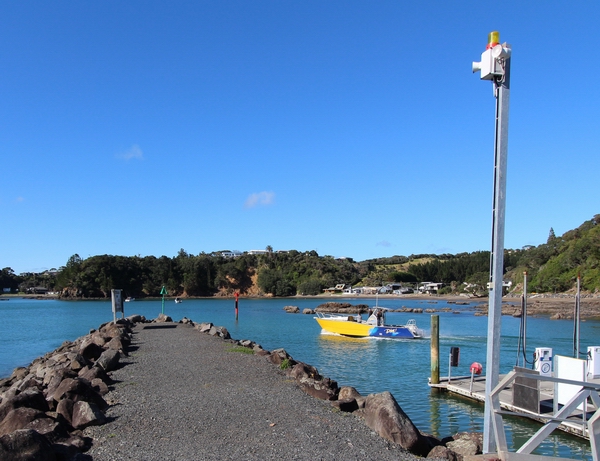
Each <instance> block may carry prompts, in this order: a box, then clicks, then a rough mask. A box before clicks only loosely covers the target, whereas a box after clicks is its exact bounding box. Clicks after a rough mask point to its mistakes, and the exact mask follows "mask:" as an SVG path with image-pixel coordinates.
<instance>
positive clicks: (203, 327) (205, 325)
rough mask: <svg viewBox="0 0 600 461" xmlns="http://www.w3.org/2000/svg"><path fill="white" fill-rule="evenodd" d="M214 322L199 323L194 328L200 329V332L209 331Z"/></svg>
mask: <svg viewBox="0 0 600 461" xmlns="http://www.w3.org/2000/svg"><path fill="white" fill-rule="evenodd" d="M212 326H213V324H212V323H210V322H203V323H200V324H197V325H196V326H195V327H194V328H197V329H198V331H200V333H208V332H209V331H210V329H211V328H212Z"/></svg>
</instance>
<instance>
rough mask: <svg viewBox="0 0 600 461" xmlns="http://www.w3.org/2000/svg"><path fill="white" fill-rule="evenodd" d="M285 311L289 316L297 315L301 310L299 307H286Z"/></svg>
mask: <svg viewBox="0 0 600 461" xmlns="http://www.w3.org/2000/svg"><path fill="white" fill-rule="evenodd" d="M283 310H284V311H286V312H287V313H288V314H297V313H299V312H300V308H299V307H298V306H285V307H284V308H283Z"/></svg>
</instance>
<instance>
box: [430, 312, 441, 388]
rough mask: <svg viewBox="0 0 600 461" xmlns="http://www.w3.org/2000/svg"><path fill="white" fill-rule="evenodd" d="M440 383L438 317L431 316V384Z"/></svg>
mask: <svg viewBox="0 0 600 461" xmlns="http://www.w3.org/2000/svg"><path fill="white" fill-rule="evenodd" d="M439 383H440V316H439V315H432V316H431V384H439Z"/></svg>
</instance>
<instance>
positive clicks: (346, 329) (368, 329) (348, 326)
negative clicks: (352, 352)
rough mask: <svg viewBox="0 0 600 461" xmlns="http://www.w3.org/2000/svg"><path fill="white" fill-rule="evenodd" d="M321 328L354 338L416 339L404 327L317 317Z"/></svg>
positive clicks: (415, 336)
mask: <svg viewBox="0 0 600 461" xmlns="http://www.w3.org/2000/svg"><path fill="white" fill-rule="evenodd" d="M315 320H316V321H317V322H318V323H319V325H320V326H321V328H322V329H323V330H325V331H328V332H330V333H335V334H338V335H343V336H350V337H352V338H368V337H375V338H394V339H414V338H417V337H419V336H417V335H415V334H414V333H413V332H412V331H411V330H410V329H408V328H406V327H405V326H402V325H383V326H373V325H367V324H365V323H358V322H354V321H351V320H331V319H326V318H320V317H315Z"/></svg>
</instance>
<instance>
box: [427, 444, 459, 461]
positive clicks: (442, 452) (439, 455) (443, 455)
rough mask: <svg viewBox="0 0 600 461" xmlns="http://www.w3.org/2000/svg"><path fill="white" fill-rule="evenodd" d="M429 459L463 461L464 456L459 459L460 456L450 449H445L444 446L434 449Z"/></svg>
mask: <svg viewBox="0 0 600 461" xmlns="http://www.w3.org/2000/svg"><path fill="white" fill-rule="evenodd" d="M427 457H428V458H435V459H447V460H448V461H462V456H461V457H460V458H459V456H458V455H457V454H456V453H454V452H453V451H452V450H450V448H447V447H444V446H443V445H438V446H436V447H433V448H432V450H431V451H430V452H429V454H428V455H427Z"/></svg>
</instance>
